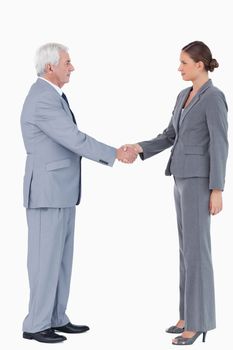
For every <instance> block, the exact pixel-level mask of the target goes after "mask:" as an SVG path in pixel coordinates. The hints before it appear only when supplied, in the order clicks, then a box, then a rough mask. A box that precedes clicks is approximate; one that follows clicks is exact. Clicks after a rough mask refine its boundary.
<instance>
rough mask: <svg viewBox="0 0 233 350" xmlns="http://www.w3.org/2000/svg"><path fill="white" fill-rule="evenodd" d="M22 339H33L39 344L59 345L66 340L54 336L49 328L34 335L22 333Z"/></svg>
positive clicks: (60, 336) (56, 335)
mask: <svg viewBox="0 0 233 350" xmlns="http://www.w3.org/2000/svg"><path fill="white" fill-rule="evenodd" d="M23 338H25V339H34V340H37V341H39V342H41V343H60V342H61V341H64V340H66V337H63V335H58V334H56V333H55V332H54V330H53V329H51V328H50V329H45V330H44V331H41V332H36V333H28V332H23Z"/></svg>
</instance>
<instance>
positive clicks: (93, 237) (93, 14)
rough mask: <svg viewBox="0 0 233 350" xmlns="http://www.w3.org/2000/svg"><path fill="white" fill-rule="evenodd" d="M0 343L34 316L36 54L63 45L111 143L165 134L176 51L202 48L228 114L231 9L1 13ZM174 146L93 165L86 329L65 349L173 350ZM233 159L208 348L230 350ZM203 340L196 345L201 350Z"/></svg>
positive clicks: (78, 246) (99, 132) (79, 313)
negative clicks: (25, 193)
mask: <svg viewBox="0 0 233 350" xmlns="http://www.w3.org/2000/svg"><path fill="white" fill-rule="evenodd" d="M0 16H1V17H0V26H1V28H0V30H1V32H0V33H1V56H0V60H1V67H2V68H1V90H2V92H1V106H2V107H1V148H0V149H1V164H2V165H1V182H0V184H1V185H0V186H1V197H2V198H1V248H0V249H1V254H0V259H1V261H0V269H1V288H0V293H1V297H0V300H1V305H0V310H1V338H2V343H4V342H7V343H6V344H7V346H8V347H9V348H10V347H12V348H16V347H17V349H29V348H30V349H34V348H35V349H36V348H39V347H40V346H41V347H42V346H43V348H44V349H47V348H50V345H46V344H45V345H41V344H39V343H37V342H33V341H31V342H30V341H26V340H23V339H22V333H21V324H22V320H23V318H24V317H25V314H26V312H27V303H28V281H27V270H26V254H27V227H26V219H25V210H24V208H23V206H22V178H23V173H24V162H25V150H24V146H23V142H22V138H21V131H20V124H19V118H20V112H21V108H22V104H23V101H24V98H25V96H26V94H27V92H28V89H29V87H30V85H31V84H32V83H33V82H34V80H35V79H36V75H35V71H34V65H33V60H34V53H35V50H36V49H37V48H38V46H40V45H42V44H44V43H46V42H48V41H57V42H61V43H63V44H65V45H67V46H68V47H69V48H70V55H71V58H72V63H73V65H74V66H75V68H76V71H75V72H74V73H73V75H72V77H71V81H70V83H69V85H66V86H65V87H64V91H65V93H66V94H67V96H68V98H69V101H70V104H71V107H72V109H73V111H74V113H75V115H76V119H77V120H78V124H79V127H80V129H81V130H82V131H84V132H86V133H87V134H89V135H91V136H93V137H95V138H97V139H98V140H100V141H102V142H106V143H108V144H111V145H113V146H116V147H118V146H120V145H121V144H124V143H131V142H136V141H141V140H144V139H149V138H152V137H154V136H155V135H157V134H158V133H159V132H161V131H163V130H164V129H165V127H166V126H167V124H168V122H169V120H170V116H171V111H172V109H173V106H174V103H175V100H176V96H177V94H178V92H179V91H180V90H181V89H183V88H185V87H187V86H188V85H189V83H185V82H183V81H182V79H181V77H180V74H179V73H178V72H177V68H178V65H179V54H180V49H181V48H182V47H183V46H184V45H186V44H187V43H189V42H191V41H193V40H202V41H204V42H205V43H206V44H207V45H209V47H210V48H211V50H212V53H213V56H214V57H215V58H216V59H217V60H218V61H219V63H220V67H219V68H218V69H217V70H216V71H215V72H214V73H213V74H211V78H213V82H214V84H215V85H216V86H218V87H219V88H220V89H222V90H223V91H224V93H225V95H226V98H227V101H228V104H229V140H230V143H231V138H232V130H231V125H232V122H231V117H232V113H231V111H232V84H231V82H232V78H231V75H232V44H231V43H230V41H229V38H230V34H229V33H231V32H232V30H233V28H232V13H231V11H230V1H227V0H222V1H221V2H220V3H218V4H216V3H215V2H214V1H209V0H206V1H202V0H200V1H199V0H196V1H195V2H187V1H184V0H181V1H172V0H171V1H167V0H164V1H161V2H159V1H155V0H134V1H133V0H76V1H75V0H73V1H72V0H66V1H59V0H56V1H54V0H50V1H45V0H40V1H33V0H28V1H27V0H21V1H16V0H15V1H12V0H8V1H7V2H6V3H5V4H2V5H1V14H0ZM169 154H170V152H169V150H167V151H165V152H163V153H161V154H159V155H157V156H156V157H153V158H151V159H149V160H147V161H146V162H142V161H141V160H139V159H138V160H137V161H136V163H135V164H133V165H129V166H128V165H124V164H121V163H117V162H116V163H115V165H114V167H113V168H109V167H105V166H101V165H99V164H97V163H94V162H91V161H89V160H86V159H84V160H83V176H82V179H83V190H82V195H83V196H82V203H81V205H80V206H79V207H78V210H77V220H76V239H75V254H74V265H73V275H72V285H71V294H70V300H69V304H68V314H69V316H70V318H71V320H72V322H74V323H79V324H88V325H89V326H90V328H91V330H90V332H88V333H86V334H81V335H71V336H68V340H67V341H66V342H65V343H64V344H63V345H62V346H65V347H66V348H67V349H74V348H75V347H76V346H77V348H78V349H80V350H94V349H101V350H109V349H111V350H120V349H122V350H123V349H134V350H139V349H147V350H152V349H158V348H159V349H160V350H163V349H168V348H170V342H171V338H172V336H171V335H168V334H166V333H164V329H165V328H166V327H168V326H170V325H171V324H174V323H175V322H176V321H177V320H178V239H177V230H176V218H175V209H174V203H173V180H172V178H170V177H165V176H164V170H165V166H166V163H167V160H168V157H169ZM232 176H233V174H232V153H231V152H230V155H229V159H228V167H227V177H226V188H225V192H224V211H223V212H222V213H221V214H220V215H218V216H216V217H214V218H213V220H212V248H213V260H214V268H215V283H216V306H217V329H216V331H213V332H209V334H208V335H207V342H206V345H205V349H213V347H214V346H215V347H216V348H219V347H220V346H221V348H224V345H225V347H226V346H227V345H228V344H229V342H230V341H231V340H230V337H231V329H232V324H231V323H232V312H233V301H232V295H233V287H232V286H233V283H232V266H233V258H232V227H231V225H230V224H231V221H230V220H231V219H230V218H231V215H232V213H231V209H232V203H231V198H232V184H233V180H232ZM201 346H202V344H201V342H200V340H199V339H198V341H197V342H196V343H195V345H194V346H193V347H194V348H197V349H199V348H200V347H201Z"/></svg>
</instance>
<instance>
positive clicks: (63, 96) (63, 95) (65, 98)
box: [61, 92, 77, 124]
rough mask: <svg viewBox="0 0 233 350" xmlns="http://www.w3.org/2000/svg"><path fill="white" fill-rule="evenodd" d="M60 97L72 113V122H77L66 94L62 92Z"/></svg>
mask: <svg viewBox="0 0 233 350" xmlns="http://www.w3.org/2000/svg"><path fill="white" fill-rule="evenodd" d="M61 97H62V98H63V99H64V100H65V101H66V103H67V105H68V107H69V110H70V113H71V114H72V118H73V122H74V124H77V123H76V120H75V117H74V113H73V112H72V110H71V109H70V105H69V102H68V99H67V97H66V95H65V94H64V92H63V93H62V95H61Z"/></svg>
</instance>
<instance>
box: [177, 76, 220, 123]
mask: <svg viewBox="0 0 233 350" xmlns="http://www.w3.org/2000/svg"><path fill="white" fill-rule="evenodd" d="M210 86H213V84H212V81H211V79H209V80H208V81H207V82H206V83H205V84H204V85H203V86H202V87H201V88H200V90H199V91H198V92H197V93H196V95H195V96H194V97H193V98H192V100H191V102H190V103H189V104H188V106H187V107H186V108H184V110H183V113H182V114H180V118H179V119H180V120H179V121H178V125H177V127H178V128H179V127H180V126H181V124H182V123H183V121H184V119H185V118H186V117H187V115H188V113H189V112H190V110H191V109H192V108H193V107H194V106H195V104H196V103H198V102H199V100H200V97H201V95H202V94H203V93H204V92H205V91H206V90H207V89H208V88H209V87H210ZM190 91H191V88H190V89H189V90H188V92H187V94H185V98H184V99H182V105H181V109H182V107H183V106H184V104H185V101H186V100H187V98H188V96H189V93H190ZM180 112H181V110H180Z"/></svg>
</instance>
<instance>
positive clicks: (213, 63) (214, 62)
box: [209, 58, 219, 72]
mask: <svg viewBox="0 0 233 350" xmlns="http://www.w3.org/2000/svg"><path fill="white" fill-rule="evenodd" d="M218 66H219V64H218V61H217V60H216V59H215V58H212V60H211V61H210V64H209V71H210V72H213V70H214V68H218Z"/></svg>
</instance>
